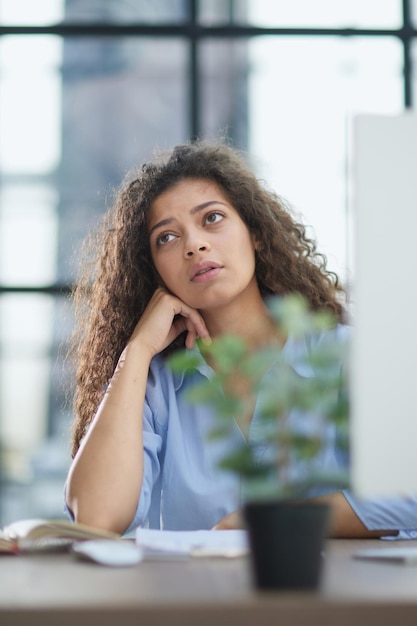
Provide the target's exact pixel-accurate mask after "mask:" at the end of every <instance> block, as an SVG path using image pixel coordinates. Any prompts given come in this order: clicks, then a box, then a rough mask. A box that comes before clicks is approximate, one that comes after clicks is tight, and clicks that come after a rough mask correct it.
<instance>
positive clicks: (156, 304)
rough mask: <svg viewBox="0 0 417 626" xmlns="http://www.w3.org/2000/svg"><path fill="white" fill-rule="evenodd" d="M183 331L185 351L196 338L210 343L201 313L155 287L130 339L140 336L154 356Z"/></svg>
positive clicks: (191, 345)
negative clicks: (185, 334) (184, 334)
mask: <svg viewBox="0 0 417 626" xmlns="http://www.w3.org/2000/svg"><path fill="white" fill-rule="evenodd" d="M184 331H186V332H187V336H186V346H187V348H192V347H193V346H194V344H195V341H196V339H197V338H198V337H201V339H202V341H203V342H204V343H210V342H211V338H210V333H209V332H208V330H207V327H206V325H205V322H204V320H203V318H202V317H201V315H200V313H199V312H198V311H197V310H196V309H193V308H192V307H189V306H188V305H187V304H185V302H183V301H182V300H180V299H179V298H177V297H176V296H174V295H172V294H170V293H169V292H167V291H166V290H165V289H163V288H158V289H157V290H156V291H155V293H154V295H153V296H152V298H151V300H150V302H149V304H148V306H147V308H146V310H145V312H144V313H143V315H142V317H141V319H140V320H139V322H138V324H137V326H136V329H135V331H134V333H133V336H132V340H135V338H136V337H138V336H139V337H141V339H142V341H145V343H146V345H149V346H150V349H151V352H152V353H153V354H157V353H158V352H161V351H162V350H164V349H165V348H166V347H167V346H169V344H170V343H172V341H174V339H175V338H176V337H178V335H180V334H181V333H182V332H184Z"/></svg>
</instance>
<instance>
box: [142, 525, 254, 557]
mask: <svg viewBox="0 0 417 626" xmlns="http://www.w3.org/2000/svg"><path fill="white" fill-rule="evenodd" d="M136 544H137V545H138V546H139V547H140V548H142V549H143V551H144V554H145V557H146V556H149V557H158V556H159V557H164V556H166V557H168V558H169V557H178V558H181V557H182V558H187V557H188V556H193V557H215V556H221V557H229V558H230V557H237V556H243V555H245V554H247V553H248V537H247V533H246V531H245V530H190V531H187V530H154V529H149V528H138V529H137V530H136Z"/></svg>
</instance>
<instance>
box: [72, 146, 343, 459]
mask: <svg viewBox="0 0 417 626" xmlns="http://www.w3.org/2000/svg"><path fill="white" fill-rule="evenodd" d="M184 179H206V180H209V181H212V182H215V183H216V184H217V185H218V186H219V187H220V188H221V190H222V191H223V192H224V193H225V195H226V197H227V198H228V200H229V201H230V202H231V204H232V205H233V206H234V207H235V209H236V210H237V211H238V212H239V214H240V216H241V218H242V220H243V221H244V222H245V224H246V225H247V227H248V229H249V230H250V232H251V233H252V234H253V235H254V236H255V238H256V241H257V242H259V244H260V249H259V252H258V253H257V256H256V269H255V271H256V277H257V281H258V284H259V287H260V290H261V293H262V295H263V296H264V297H267V296H268V295H274V294H286V293H289V292H299V293H300V294H302V295H304V296H305V297H306V298H307V300H308V301H309V303H310V306H311V308H312V309H313V310H317V309H327V310H330V311H331V312H332V313H333V314H334V315H335V316H336V318H337V319H339V320H341V319H343V318H344V307H343V305H342V303H341V300H342V297H341V296H342V294H343V293H344V290H343V288H342V286H341V284H340V282H339V279H338V277H337V275H336V274H334V273H333V272H330V271H328V270H327V268H326V264H327V260H326V258H325V256H324V255H322V254H319V253H318V252H317V250H316V243H315V242H314V240H313V239H311V238H309V237H308V236H307V234H306V228H305V226H303V225H302V224H301V223H300V222H298V221H297V220H296V219H295V217H294V216H293V211H292V209H291V207H290V206H289V205H288V204H287V203H286V202H285V201H284V200H283V199H282V198H280V197H279V196H278V195H277V194H275V193H274V192H273V191H271V190H269V189H267V187H266V186H265V185H264V184H263V183H261V182H260V181H259V180H258V179H257V177H256V176H255V174H254V173H253V171H252V170H251V168H250V167H249V165H248V163H247V161H246V158H245V156H244V154H243V153H240V152H239V151H238V150H236V149H234V148H232V147H230V146H228V145H227V144H225V143H224V142H221V143H215V142H206V141H198V142H194V143H189V144H184V145H179V146H177V147H175V148H174V149H173V150H172V151H171V152H170V153H167V154H164V153H161V154H159V155H158V156H156V158H155V159H154V160H153V161H151V162H149V163H145V164H144V165H143V166H142V168H141V169H140V170H139V171H132V172H131V173H130V174H129V175H128V177H126V179H125V181H124V182H123V184H122V186H121V188H120V189H119V190H118V194H117V196H116V198H115V202H114V204H113V206H112V207H111V209H110V210H109V211H108V212H107V213H106V215H105V216H104V219H103V221H102V225H101V228H100V229H99V231H98V232H97V233H95V234H94V233H93V234H92V235H90V236H89V238H88V239H87V240H86V242H85V251H86V254H87V256H88V257H89V262H86V259H85V258H83V263H82V265H81V267H82V268H83V273H82V275H81V276H80V279H79V281H78V282H77V285H76V288H75V290H74V293H73V299H74V303H75V313H76V320H77V324H76V327H75V332H74V337H73V341H72V347H71V350H70V355H72V358H73V360H74V362H75V366H76V376H75V381H74V382H75V393H74V409H75V419H74V425H73V439H72V446H73V447H72V453H73V455H75V453H76V451H77V449H78V447H79V444H80V441H81V439H82V437H83V436H84V434H85V432H86V428H87V426H88V424H89V423H90V422H91V420H92V418H93V416H94V414H95V411H96V409H97V406H98V404H99V402H100V399H101V398H102V395H103V390H104V388H105V385H106V384H107V382H108V381H109V379H110V378H111V376H112V374H113V371H114V369H115V367H116V364H117V361H118V359H119V357H120V354H121V352H122V350H123V349H124V347H125V345H126V343H127V341H128V339H129V337H130V336H131V334H132V332H133V330H134V328H135V325H136V324H137V321H138V319H139V318H140V317H141V315H142V313H143V311H144V310H145V308H146V306H147V304H148V302H149V300H150V298H151V296H152V295H153V293H154V291H155V289H156V288H157V285H158V283H157V275H156V271H155V268H154V266H153V262H152V259H151V253H150V245H149V236H148V226H147V223H148V215H149V210H150V207H151V205H152V202H153V201H154V200H155V198H156V197H157V196H159V195H160V194H161V193H162V192H163V191H166V190H167V189H168V188H170V187H172V186H173V185H175V184H176V183H178V182H179V181H181V180H184ZM182 345H184V337H183V336H181V337H180V338H178V340H177V341H176V342H175V343H174V344H173V345H172V346H170V350H171V351H172V350H174V349H176V348H178V347H180V346H182Z"/></svg>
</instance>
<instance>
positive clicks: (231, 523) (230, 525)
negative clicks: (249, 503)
mask: <svg viewBox="0 0 417 626" xmlns="http://www.w3.org/2000/svg"><path fill="white" fill-rule="evenodd" d="M244 527H245V524H244V520H243V515H242V511H233V513H229V514H228V515H225V516H224V517H222V519H221V520H220V521H218V522H217V524H216V525H215V526H213V528H212V530H235V529H239V528H244Z"/></svg>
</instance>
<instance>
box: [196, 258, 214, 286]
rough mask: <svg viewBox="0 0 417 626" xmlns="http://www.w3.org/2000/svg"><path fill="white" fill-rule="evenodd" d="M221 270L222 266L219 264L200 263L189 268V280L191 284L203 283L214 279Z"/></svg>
mask: <svg viewBox="0 0 417 626" xmlns="http://www.w3.org/2000/svg"><path fill="white" fill-rule="evenodd" d="M221 269H222V266H221V265H219V263H215V262H214V261H209V260H206V261H201V262H200V263H196V264H195V265H193V267H192V268H191V272H190V280H191V281H192V282H197V283H204V282H206V281H208V280H212V279H213V278H215V277H216V276H217V274H218V273H219V272H220V270H221Z"/></svg>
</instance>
